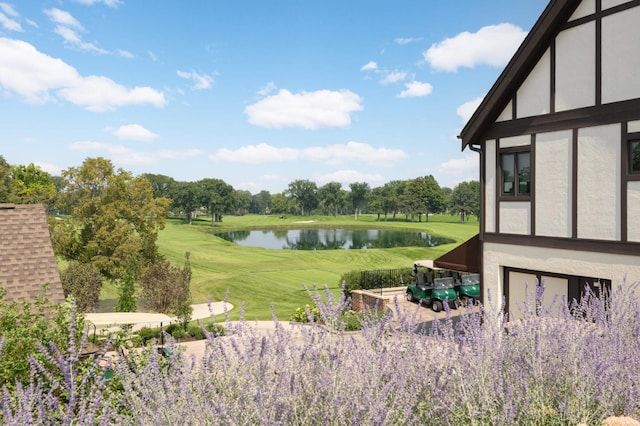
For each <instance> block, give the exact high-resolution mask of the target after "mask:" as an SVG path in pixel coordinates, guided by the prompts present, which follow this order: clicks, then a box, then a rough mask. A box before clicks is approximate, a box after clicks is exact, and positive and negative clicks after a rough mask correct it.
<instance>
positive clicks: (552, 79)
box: [549, 38, 556, 114]
mask: <svg viewBox="0 0 640 426" xmlns="http://www.w3.org/2000/svg"><path fill="white" fill-rule="evenodd" d="M549 73H550V74H551V75H550V76H549V83H550V84H549V92H550V93H549V104H550V105H549V112H550V113H551V114H553V113H554V112H556V39H555V38H554V39H553V41H552V42H551V45H550V46H549Z"/></svg>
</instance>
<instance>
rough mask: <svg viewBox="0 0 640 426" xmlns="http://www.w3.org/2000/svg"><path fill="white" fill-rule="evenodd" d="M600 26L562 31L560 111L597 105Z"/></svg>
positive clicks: (558, 54) (558, 59) (558, 66)
mask: <svg viewBox="0 0 640 426" xmlns="http://www.w3.org/2000/svg"><path fill="white" fill-rule="evenodd" d="M595 29H596V26H595V23H594V22H588V23H586V24H582V25H579V26H577V27H574V28H569V29H568V30H565V31H562V32H561V33H560V34H558V37H557V38H556V55H555V59H556V97H555V103H556V105H555V108H556V111H566V110H569V109H574V108H581V107H586V106H592V105H595V93H596V71H595V67H596V56H595V55H596V48H595V47H596V41H595V40H596V30H595Z"/></svg>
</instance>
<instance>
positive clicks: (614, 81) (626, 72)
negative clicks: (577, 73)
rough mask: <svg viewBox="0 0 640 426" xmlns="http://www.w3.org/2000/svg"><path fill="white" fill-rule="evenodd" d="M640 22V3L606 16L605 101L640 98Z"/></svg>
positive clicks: (603, 35)
mask: <svg viewBox="0 0 640 426" xmlns="http://www.w3.org/2000/svg"><path fill="white" fill-rule="evenodd" d="M610 2H611V0H610ZM604 3H605V1H604V0H603V6H604ZM638 22H640V7H634V8H632V9H629V10H626V11H624V12H621V13H615V14H613V15H610V16H606V17H604V18H602V102H616V101H621V100H626V99H634V98H640V79H639V78H638V68H640V49H638V46H640V31H638Z"/></svg>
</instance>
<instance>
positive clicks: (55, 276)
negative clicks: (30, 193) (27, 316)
mask: <svg viewBox="0 0 640 426" xmlns="http://www.w3.org/2000/svg"><path fill="white" fill-rule="evenodd" d="M45 283H48V284H49V291H48V293H47V296H48V297H49V301H51V302H55V303H60V302H64V293H63V291H62V283H61V282H60V273H59V272H58V267H57V265H56V259H55V256H54V254H53V247H52V245H51V237H50V235H49V228H48V226H47V216H46V214H45V210H44V206H43V205H42V204H0V287H4V288H5V290H7V294H6V296H5V300H7V301H22V300H26V299H33V297H34V296H36V295H39V294H41V290H42V285H43V284H45Z"/></svg>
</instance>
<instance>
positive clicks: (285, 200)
mask: <svg viewBox="0 0 640 426" xmlns="http://www.w3.org/2000/svg"><path fill="white" fill-rule="evenodd" d="M479 192H480V186H479V183H478V182H477V181H472V182H462V183H460V184H458V185H457V186H456V187H455V188H453V189H450V188H446V187H445V188H442V187H440V185H439V184H438V182H437V181H436V179H435V178H434V177H433V176H432V175H428V176H423V177H417V178H415V179H411V180H404V181H401V180H395V181H391V182H388V183H386V184H384V185H383V186H380V187H376V188H373V189H372V188H370V187H369V185H368V184H367V183H366V182H354V183H351V184H349V190H346V189H343V187H342V184H340V183H339V182H329V183H327V184H325V185H322V186H320V187H318V186H317V185H316V183H314V182H312V181H309V180H305V179H298V180H295V181H293V182H291V183H289V185H288V187H287V189H286V190H285V191H283V192H281V193H277V194H271V193H269V192H268V191H260V192H259V193H257V194H251V193H250V192H249V191H245V190H236V189H234V188H233V187H232V186H231V185H229V184H228V183H226V182H225V181H224V180H222V179H218V178H206V179H201V180H199V181H195V182H183V181H176V180H175V179H173V178H172V177H169V176H165V175H156V174H142V175H139V176H134V175H133V174H131V173H130V172H128V171H125V170H122V169H115V167H114V166H113V164H112V163H111V161H110V160H107V159H105V158H102V157H98V158H87V159H86V160H85V161H84V162H83V163H82V164H81V165H80V166H79V167H70V168H68V169H66V170H63V171H62V173H61V175H60V176H51V175H50V174H49V173H47V172H45V171H43V170H42V169H41V168H39V167H38V166H36V165H34V164H29V165H26V166H25V165H10V164H8V163H7V162H6V161H5V159H4V158H3V157H2V156H0V203H19V204H30V203H42V204H44V205H46V206H47V211H48V213H49V216H48V220H49V229H50V233H51V240H52V244H53V248H54V251H55V254H56V255H57V256H59V257H61V258H63V259H65V260H67V261H68V262H70V263H71V266H72V267H71V268H70V269H69V270H70V271H72V273H70V274H71V276H66V274H63V275H62V278H63V287H64V288H65V293H66V294H73V295H74V296H75V297H76V298H79V299H82V304H83V307H84V308H85V309H86V310H87V311H90V310H91V309H94V308H95V307H96V306H97V301H98V295H99V292H100V283H101V281H102V279H101V278H105V279H108V280H111V281H113V282H114V283H115V284H116V286H117V288H118V290H119V292H120V296H119V302H118V305H117V307H118V309H119V310H122V311H128V310H135V309H136V300H135V298H136V295H141V296H142V297H143V299H144V301H145V302H146V303H148V304H151V305H152V307H154V309H156V310H158V311H166V312H170V313H175V314H184V315H185V317H187V316H188V312H187V311H188V309H187V308H186V306H188V304H189V300H190V296H189V294H190V293H189V288H188V282H189V281H190V266H189V259H188V253H186V254H185V256H186V262H185V265H184V267H183V268H182V269H180V268H177V267H172V266H171V265H169V263H168V262H167V261H166V260H165V259H164V258H163V257H162V256H161V255H160V254H159V252H158V246H157V244H156V242H157V238H158V232H159V230H161V229H163V228H164V226H165V223H166V219H167V217H168V216H169V215H173V216H183V217H184V218H185V221H186V222H187V223H191V220H192V219H193V217H194V216H197V215H209V216H210V217H211V221H212V222H219V221H222V219H223V215H228V214H235V215H243V214H247V213H253V214H279V215H311V214H315V215H333V216H338V215H346V214H353V215H354V216H355V218H356V219H357V218H358V216H359V215H361V214H363V213H369V214H377V216H378V220H389V219H391V220H395V219H396V217H397V216H398V215H403V216H404V220H411V221H414V220H418V221H422V218H423V217H424V219H425V221H428V220H429V215H430V214H434V213H450V214H459V215H460V219H461V221H465V220H468V217H469V215H476V216H477V215H478V214H479ZM62 218H64V219H62ZM74 262H75V263H74ZM83 268H84V269H83ZM176 268H177V269H176ZM96 274H100V275H99V276H97V275H96ZM74 276H75V277H78V276H80V277H84V278H83V279H82V280H81V281H83V282H91V283H94V284H93V285H92V286H91V288H90V289H87V288H82V286H78V285H77V280H74ZM88 277H92V278H91V279H89V278H88ZM136 283H137V284H138V291H135V287H136ZM171 283H174V284H171ZM175 283H180V285H177V284H175ZM163 285H164V286H165V287H166V288H165V290H164V292H157V291H155V290H156V289H157V288H158V287H159V286H163ZM177 288H179V289H180V290H179V291H177V290H176V289H177ZM145 289H146V290H145ZM172 291H173V292H174V293H173V294H172V296H171V297H170V298H169V299H167V298H166V294H167V292H172ZM167 300H172V301H175V303H173V304H167Z"/></svg>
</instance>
